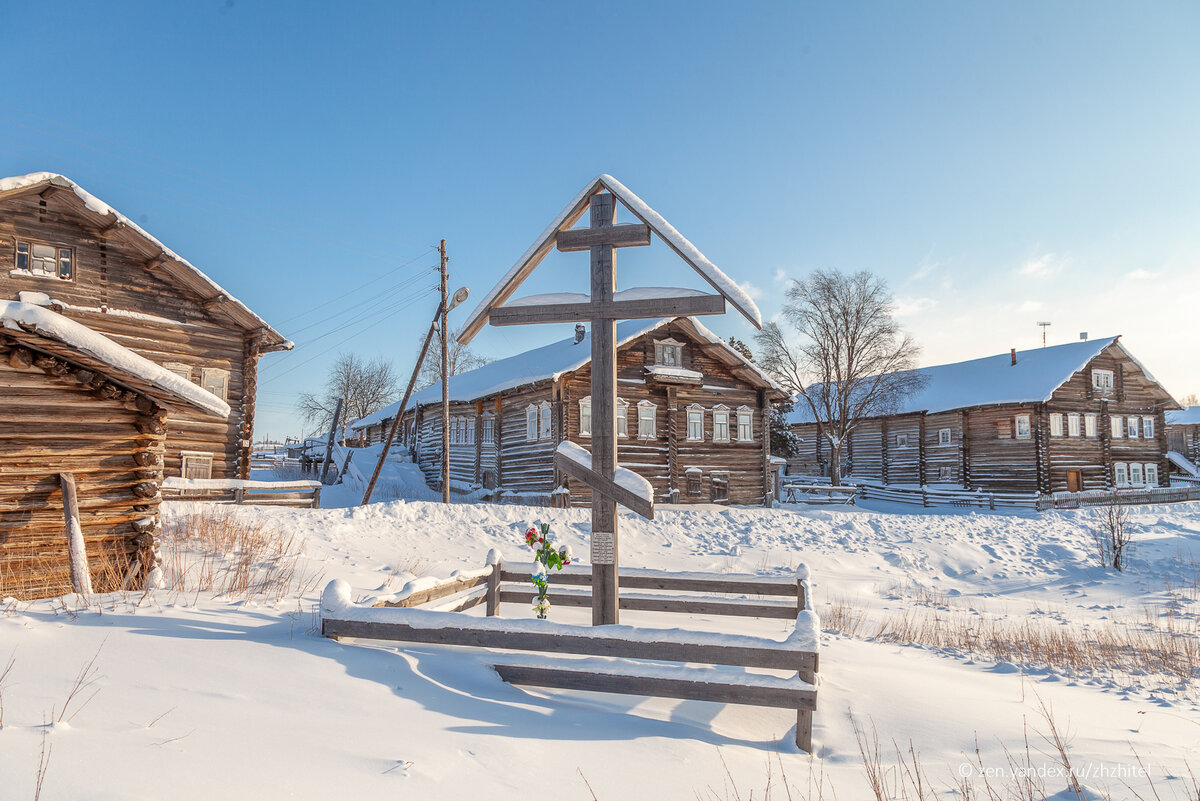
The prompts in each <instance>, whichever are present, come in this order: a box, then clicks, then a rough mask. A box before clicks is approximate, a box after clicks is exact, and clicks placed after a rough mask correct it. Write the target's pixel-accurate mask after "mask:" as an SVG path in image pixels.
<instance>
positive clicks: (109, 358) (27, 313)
mask: <svg viewBox="0 0 1200 801" xmlns="http://www.w3.org/2000/svg"><path fill="white" fill-rule="evenodd" d="M0 329H2V330H3V331H4V333H5V334H8V335H9V336H11V337H13V338H14V339H17V340H19V341H21V342H22V343H24V344H27V345H29V346H30V347H31V348H34V349H37V350H43V351H46V352H48V353H51V354H52V355H55V356H60V357H62V358H64V359H68V360H70V361H74V362H77V363H80V364H82V365H84V366H86V367H88V368H89V369H98V370H99V371H100V372H101V373H103V374H104V375H107V376H109V377H110V378H112V379H113V380H114V381H117V382H119V383H122V384H127V385H128V387H129V388H130V389H132V390H135V391H137V392H141V393H142V394H144V395H146V396H148V397H150V398H153V399H154V400H156V401H159V402H161V403H163V404H164V405H166V406H168V407H171V406H178V405H180V404H181V403H182V404H187V405H188V406H192V407H194V408H196V409H199V410H200V411H202V412H205V413H206V414H210V415H212V416H213V417H228V416H229V405H228V404H227V403H225V401H223V400H221V399H220V398H218V397H217V396H216V395H214V394H212V393H211V392H209V391H208V390H205V389H201V388H200V387H198V386H197V385H195V384H193V383H192V382H191V381H188V380H187V379H186V378H183V377H181V376H178V375H175V374H174V373H172V372H171V371H170V370H168V369H167V368H165V367H163V366H161V365H158V364H155V363H154V362H152V361H150V360H149V359H147V358H145V357H143V356H139V355H138V354H136V353H134V352H133V351H131V350H129V348H126V347H125V346H123V345H119V344H117V343H116V342H113V341H112V340H111V339H109V338H108V337H106V336H104V335H103V334H101V333H99V332H98V331H94V330H92V329H91V328H88V327H87V326H85V325H83V324H82V323H78V322H76V321H75V320H71V319H69V318H67V317H63V316H62V315H61V314H58V313H57V312H53V311H50V310H49V309H46V308H42V307H41V306H35V305H34V304H32V303H22V302H20V301H15V300H6V301H0Z"/></svg>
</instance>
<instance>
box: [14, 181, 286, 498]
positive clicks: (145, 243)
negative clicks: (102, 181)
mask: <svg viewBox="0 0 1200 801" xmlns="http://www.w3.org/2000/svg"><path fill="white" fill-rule="evenodd" d="M0 288H2V290H3V291H2V292H0V298H5V299H12V300H16V299H25V300H28V301H30V302H33V303H35V304H38V305H42V306H45V307H48V308H50V309H52V310H54V311H56V312H57V313H59V314H61V315H63V316H65V317H67V318H70V319H72V320H75V321H78V322H80V323H82V324H83V325H85V326H87V327H88V328H90V329H92V330H93V331H96V332H99V333H101V334H103V335H104V336H106V337H109V338H111V339H112V340H113V341H114V342H116V343H118V344H120V345H123V346H125V347H127V348H128V349H129V350H131V351H133V352H134V353H136V354H138V355H140V356H144V357H145V358H147V359H149V360H150V361H152V362H155V363H157V364H160V365H162V366H164V367H166V368H167V369H168V370H171V371H172V372H175V373H176V374H178V375H180V376H181V377H184V378H186V379H187V380H189V381H191V382H192V383H193V384H197V385H199V386H201V387H203V388H205V389H207V390H209V391H210V392H212V393H213V394H215V395H217V396H218V397H220V398H221V399H222V400H224V401H226V402H227V403H228V404H229V406H230V407H231V408H232V409H233V412H232V413H231V414H230V415H229V416H228V418H226V419H220V420H215V419H212V418H211V417H208V416H206V415H204V414H201V413H198V412H196V411H195V410H194V409H191V408H188V407H186V406H183V407H180V408H178V409H176V410H174V411H173V412H172V417H171V419H170V421H169V425H168V432H167V435H166V442H165V446H164V460H165V464H164V468H165V471H166V474H167V475H177V476H184V477H189V478H248V477H249V470H250V446H251V441H252V439H253V431H254V406H255V395H256V382H257V370H258V360H259V357H260V356H261V355H263V354H264V353H270V352H273V351H279V350H288V349H290V348H291V347H292V343H291V342H288V341H287V340H286V339H284V337H283V336H281V335H280V334H279V333H278V332H277V331H275V330H274V329H272V328H271V327H270V326H269V325H267V323H266V322H264V321H263V320H262V318H260V317H258V316H257V315H256V314H254V313H253V312H252V311H250V309H248V308H247V307H246V306H245V305H244V304H242V303H241V302H240V301H238V300H237V299H236V298H234V297H233V295H231V294H230V293H229V292H228V291H226V290H225V289H223V288H222V287H221V286H219V285H217V284H216V283H215V282H214V281H213V280H212V279H210V278H209V277H208V276H206V275H205V274H204V273H202V272H201V271H200V270H198V269H197V268H196V267H194V266H193V265H191V264H190V263H188V262H187V261H186V260H184V259H183V258H181V257H180V256H178V255H176V254H175V253H173V252H172V251H171V250H169V249H168V248H166V247H165V246H163V245H162V243H160V242H159V241H158V240H156V239H155V238H154V237H152V236H151V235H150V234H148V233H146V232H145V231H144V230H143V229H142V228H141V227H139V226H138V225H137V224H136V223H134V222H133V221H132V220H130V219H129V218H128V217H125V216H124V215H122V214H120V213H118V212H117V211H116V210H114V209H112V208H111V207H110V206H108V205H107V204H106V203H104V202H103V201H101V200H99V199H98V198H96V197H94V196H93V195H91V194H89V193H88V192H87V191H85V190H84V189H82V188H81V187H79V186H78V185H77V184H75V183H74V182H73V181H71V180H70V179H68V178H66V177H64V176H61V175H56V174H53V173H33V174H30V175H25V176H18V177H14V178H4V179H0Z"/></svg>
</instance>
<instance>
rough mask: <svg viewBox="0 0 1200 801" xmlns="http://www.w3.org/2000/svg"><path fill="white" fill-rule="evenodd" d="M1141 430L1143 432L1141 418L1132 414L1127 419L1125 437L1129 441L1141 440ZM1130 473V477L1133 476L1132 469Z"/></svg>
mask: <svg viewBox="0 0 1200 801" xmlns="http://www.w3.org/2000/svg"><path fill="white" fill-rule="evenodd" d="M1141 430H1142V424H1141V418H1139V417H1138V416H1137V415H1133V414H1131V415H1129V416H1128V417H1126V418H1125V435H1126V436H1127V437H1128V438H1129V439H1141V438H1142V437H1141ZM1129 472H1130V475H1132V474H1133V470H1132V469H1131V470H1130V471H1129Z"/></svg>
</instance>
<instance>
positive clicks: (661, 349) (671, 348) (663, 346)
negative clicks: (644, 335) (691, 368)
mask: <svg viewBox="0 0 1200 801" xmlns="http://www.w3.org/2000/svg"><path fill="white" fill-rule="evenodd" d="M684 344H685V343H683V342H679V341H677V340H675V339H657V340H655V341H654V365H655V366H656V367H683V346H684ZM668 352H670V353H674V354H675V361H674V363H673V364H672V363H669V362H666V361H664V360H663V356H664V355H665V354H666V353H668Z"/></svg>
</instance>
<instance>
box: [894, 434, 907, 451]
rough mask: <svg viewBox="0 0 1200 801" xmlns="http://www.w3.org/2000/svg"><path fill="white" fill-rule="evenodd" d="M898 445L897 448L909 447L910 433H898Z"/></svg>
mask: <svg viewBox="0 0 1200 801" xmlns="http://www.w3.org/2000/svg"><path fill="white" fill-rule="evenodd" d="M896 447H897V448H907V447H908V434H907V433H904V434H897V435H896Z"/></svg>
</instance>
